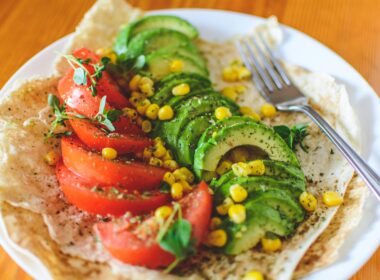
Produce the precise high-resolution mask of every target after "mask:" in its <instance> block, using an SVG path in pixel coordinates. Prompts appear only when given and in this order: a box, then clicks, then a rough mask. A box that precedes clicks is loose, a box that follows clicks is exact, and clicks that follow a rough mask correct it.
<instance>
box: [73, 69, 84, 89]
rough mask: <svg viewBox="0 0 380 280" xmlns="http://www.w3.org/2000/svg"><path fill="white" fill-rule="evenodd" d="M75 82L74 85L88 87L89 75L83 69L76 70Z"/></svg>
mask: <svg viewBox="0 0 380 280" xmlns="http://www.w3.org/2000/svg"><path fill="white" fill-rule="evenodd" d="M73 80H74V83H75V84H77V85H79V86H82V85H83V86H85V85H87V73H86V71H85V70H84V69H83V68H75V70H74V76H73Z"/></svg>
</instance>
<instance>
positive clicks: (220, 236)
mask: <svg viewBox="0 0 380 280" xmlns="http://www.w3.org/2000/svg"><path fill="white" fill-rule="evenodd" d="M226 242H227V233H226V232H225V231H224V230H223V229H217V230H213V231H211V232H210V233H209V234H208V235H207V237H206V241H205V243H206V245H208V246H214V247H223V246H224V245H225V244H226Z"/></svg>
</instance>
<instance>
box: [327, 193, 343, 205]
mask: <svg viewBox="0 0 380 280" xmlns="http://www.w3.org/2000/svg"><path fill="white" fill-rule="evenodd" d="M322 199H323V203H324V204H325V205H326V206H328V207H333V206H338V205H341V204H342V203H343V197H342V196H341V195H340V194H339V193H338V192H331V191H330V192H325V193H323V196H322Z"/></svg>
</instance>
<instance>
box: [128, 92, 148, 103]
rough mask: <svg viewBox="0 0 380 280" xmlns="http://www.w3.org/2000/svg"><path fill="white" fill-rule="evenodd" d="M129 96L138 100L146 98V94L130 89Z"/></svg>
mask: <svg viewBox="0 0 380 280" xmlns="http://www.w3.org/2000/svg"><path fill="white" fill-rule="evenodd" d="M131 97H136V98H137V99H138V100H139V101H141V100H144V99H145V98H146V95H145V94H143V93H141V92H139V91H132V93H131Z"/></svg>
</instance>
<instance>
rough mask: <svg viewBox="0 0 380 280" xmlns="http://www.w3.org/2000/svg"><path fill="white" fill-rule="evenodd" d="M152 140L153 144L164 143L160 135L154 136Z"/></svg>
mask: <svg viewBox="0 0 380 280" xmlns="http://www.w3.org/2000/svg"><path fill="white" fill-rule="evenodd" d="M153 142H154V144H156V145H157V144H161V145H164V144H165V143H164V141H163V140H162V139H161V137H156V138H154V139H153Z"/></svg>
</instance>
